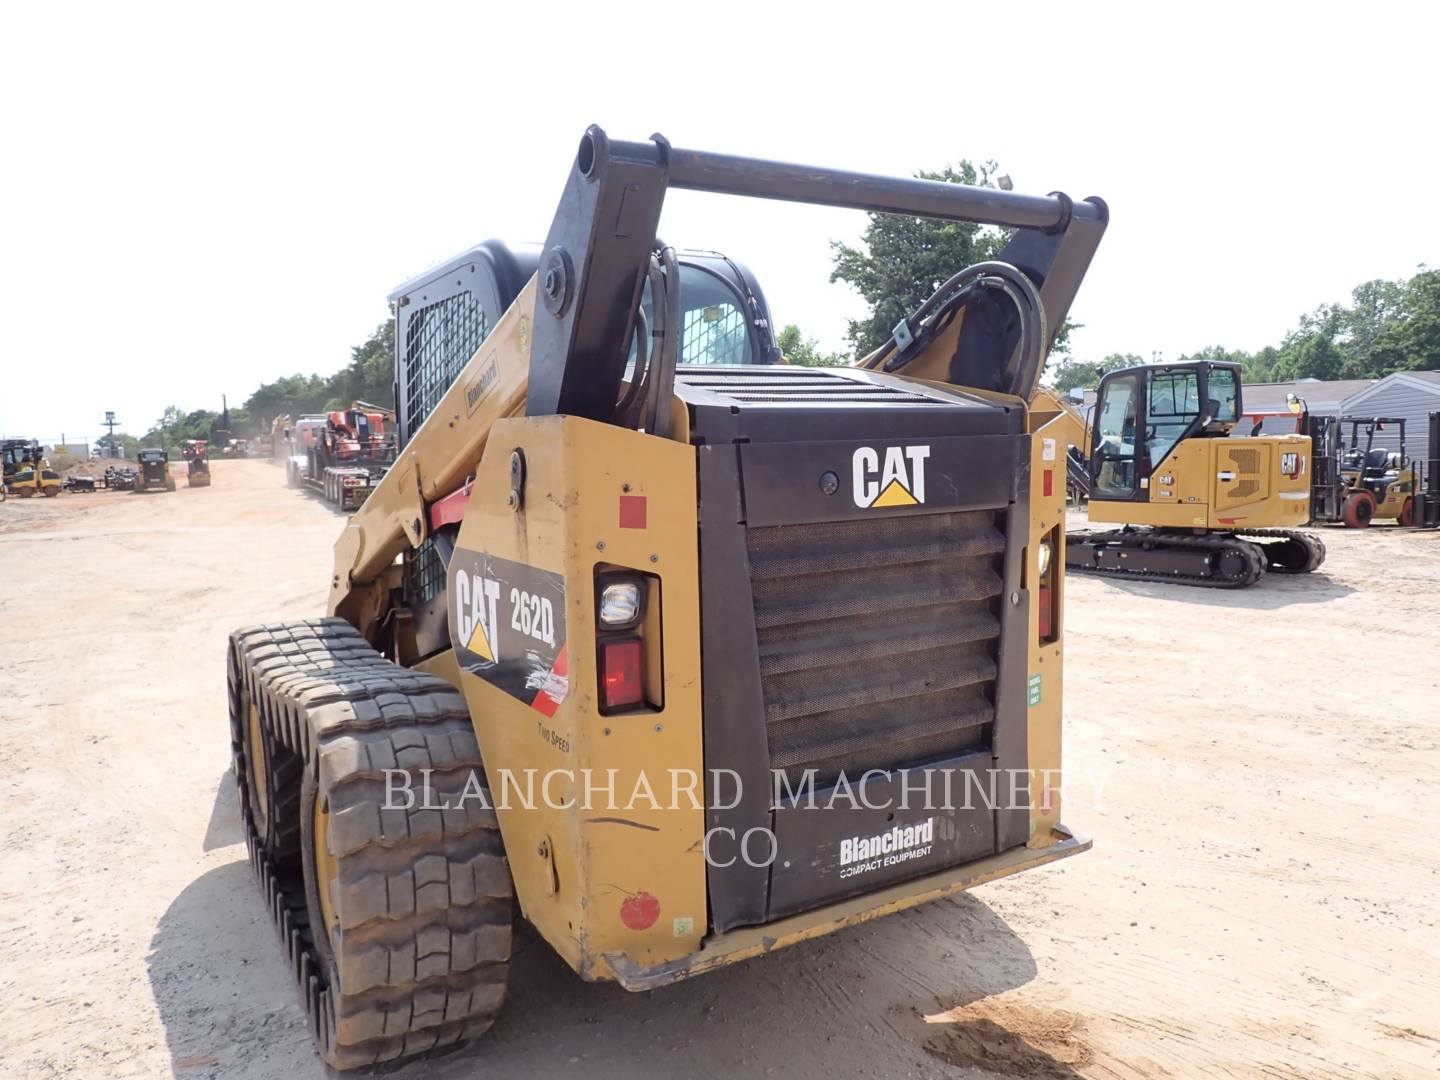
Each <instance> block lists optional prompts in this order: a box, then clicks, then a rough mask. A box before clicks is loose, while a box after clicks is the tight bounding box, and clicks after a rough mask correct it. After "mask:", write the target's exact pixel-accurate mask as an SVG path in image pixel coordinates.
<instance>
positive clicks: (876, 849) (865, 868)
mask: <svg viewBox="0 0 1440 1080" xmlns="http://www.w3.org/2000/svg"><path fill="white" fill-rule="evenodd" d="M934 847H935V819H934V818H933V817H929V818H926V819H925V820H924V821H922V822H920V823H919V824H918V825H906V826H900V825H896V826H895V827H894V828H892V829H890V830H889V831H888V832H883V833H878V834H877V835H875V836H856V837H852V838H851V839H849V840H841V841H840V876H841V877H842V878H851V877H855V876H856V875H858V874H867V873H869V872H870V871H872V870H879V869H881V868H882V867H886V866H896V865H898V864H900V863H906V862H910V861H911V860H913V859H923V858H926V857H927V856H929V854H930V852H931V851H933V850H934Z"/></svg>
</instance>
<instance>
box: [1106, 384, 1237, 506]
mask: <svg viewBox="0 0 1440 1080" xmlns="http://www.w3.org/2000/svg"><path fill="white" fill-rule="evenodd" d="M1242 411H1243V408H1242V403H1241V394H1240V367H1239V365H1238V364H1218V363H1210V362H1208V361H1206V362H1200V363H1194V364H1163V365H1145V366H1141V367H1132V368H1122V369H1121V370H1119V371H1112V372H1110V373H1109V374H1108V375H1106V376H1105V377H1104V378H1103V379H1101V380H1100V389H1099V393H1098V395H1097V397H1096V406H1095V414H1094V415H1095V418H1094V421H1093V428H1092V432H1091V435H1092V445H1093V446H1094V447H1095V450H1094V453H1093V455H1092V456H1091V460H1090V469H1091V481H1092V488H1093V493H1092V496H1091V497H1092V498H1094V499H1098V500H1102V501H1103V500H1106V499H1109V500H1131V499H1143V498H1146V497H1147V492H1146V489H1147V487H1148V484H1147V483H1146V482H1145V481H1148V479H1149V477H1150V475H1151V473H1153V472H1154V471H1155V470H1156V469H1158V468H1159V467H1160V465H1161V463H1162V462H1164V460H1165V459H1166V458H1167V457H1168V456H1169V455H1170V453H1171V451H1172V450H1174V449H1175V447H1176V446H1178V445H1180V443H1181V442H1183V441H1184V440H1186V439H1190V438H1219V437H1224V436H1226V435H1229V434H1230V432H1231V430H1233V429H1234V427H1235V425H1236V424H1237V423H1238V422H1239V420H1240V416H1241V413H1242Z"/></svg>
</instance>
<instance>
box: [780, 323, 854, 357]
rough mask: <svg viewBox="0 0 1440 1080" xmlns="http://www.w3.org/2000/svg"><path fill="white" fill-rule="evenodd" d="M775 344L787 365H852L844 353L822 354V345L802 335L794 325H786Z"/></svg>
mask: <svg viewBox="0 0 1440 1080" xmlns="http://www.w3.org/2000/svg"><path fill="white" fill-rule="evenodd" d="M775 344H777V345H778V346H780V351H781V352H782V353H783V354H784V355H785V360H786V362H787V363H790V364H796V365H798V366H799V367H841V366H842V365H845V364H848V363H850V358H849V357H848V356H845V355H844V354H843V353H825V352H821V351H820V343H819V342H818V341H816V340H815V339H814V338H810V337H806V336H805V335H804V334H802V333H801V332H800V328H799V327H798V326H796V325H795V324H794V323H787V324H786V326H785V328H784V329H783V330H781V331H780V336H779V337H777V338H776V339H775Z"/></svg>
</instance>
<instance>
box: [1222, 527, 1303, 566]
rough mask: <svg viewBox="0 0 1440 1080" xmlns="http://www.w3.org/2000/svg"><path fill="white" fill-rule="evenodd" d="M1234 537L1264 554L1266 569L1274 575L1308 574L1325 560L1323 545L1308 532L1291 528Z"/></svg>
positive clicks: (1255, 530) (1257, 530) (1250, 532)
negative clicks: (1267, 564) (1267, 567)
mask: <svg viewBox="0 0 1440 1080" xmlns="http://www.w3.org/2000/svg"><path fill="white" fill-rule="evenodd" d="M1237 535H1238V536H1239V537H1240V539H1242V540H1245V541H1248V542H1250V543H1253V544H1256V545H1258V546H1259V547H1260V549H1261V550H1262V551H1264V552H1265V557H1266V559H1267V560H1268V562H1269V569H1270V570H1271V571H1272V572H1273V573H1276V574H1308V573H1310V572H1311V571H1312V570H1317V569H1319V567H1320V564H1321V563H1323V562H1324V561H1325V542H1324V541H1323V540H1321V539H1320V538H1319V537H1318V536H1312V535H1310V534H1309V533H1303V532H1296V531H1295V530H1294V529H1247V530H1244V531H1242V532H1239V533H1237Z"/></svg>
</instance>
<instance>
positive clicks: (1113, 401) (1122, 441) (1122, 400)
mask: <svg viewBox="0 0 1440 1080" xmlns="http://www.w3.org/2000/svg"><path fill="white" fill-rule="evenodd" d="M1137 391H1138V386H1137V381H1136V377H1135V376H1134V375H1125V376H1122V377H1120V378H1116V379H1111V380H1110V381H1109V382H1107V383H1106V384H1105V386H1104V388H1103V389H1102V391H1101V396H1100V405H1099V408H1098V410H1097V412H1096V416H1097V419H1096V422H1095V423H1096V431H1095V434H1096V440H1095V452H1094V457H1093V468H1094V469H1095V485H1096V488H1097V490H1098V492H1099V494H1101V495H1102V496H1109V497H1111V498H1126V497H1128V496H1130V495H1133V494H1134V493H1135V446H1136V442H1135V416H1136V406H1137V405H1138V403H1139V402H1138V393H1137Z"/></svg>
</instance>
